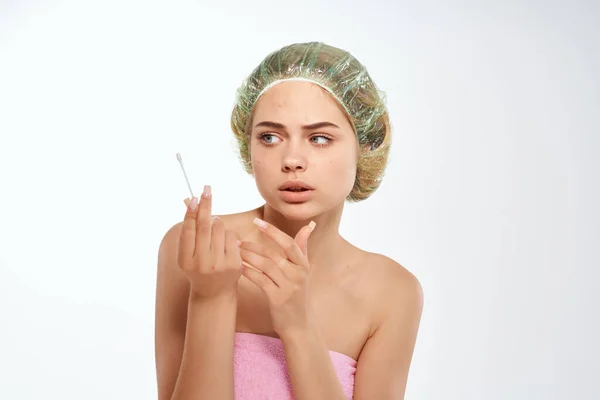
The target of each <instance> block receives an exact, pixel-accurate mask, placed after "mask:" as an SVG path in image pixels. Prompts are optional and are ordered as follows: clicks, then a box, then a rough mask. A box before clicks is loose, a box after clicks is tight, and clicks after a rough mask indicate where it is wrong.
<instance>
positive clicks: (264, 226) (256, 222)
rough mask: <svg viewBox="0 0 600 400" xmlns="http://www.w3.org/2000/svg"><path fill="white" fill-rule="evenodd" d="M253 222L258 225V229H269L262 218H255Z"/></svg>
mask: <svg viewBox="0 0 600 400" xmlns="http://www.w3.org/2000/svg"><path fill="white" fill-rule="evenodd" d="M252 222H254V223H255V224H256V225H258V227H259V228H261V229H265V228H266V227H267V223H266V222H265V221H263V220H262V219H260V218H254V220H253V221H252Z"/></svg>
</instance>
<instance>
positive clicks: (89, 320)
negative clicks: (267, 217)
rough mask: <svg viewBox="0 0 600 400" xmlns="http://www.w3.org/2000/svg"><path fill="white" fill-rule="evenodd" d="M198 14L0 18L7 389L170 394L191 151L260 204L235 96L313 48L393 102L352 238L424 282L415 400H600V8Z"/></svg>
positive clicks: (1, 343) (65, 8)
mask: <svg viewBox="0 0 600 400" xmlns="http://www.w3.org/2000/svg"><path fill="white" fill-rule="evenodd" d="M202 3H203V2H200V1H192V0H187V1H184V0H178V1H141V0H138V1H135V0H118V1H117V0H108V1H106V0H105V1H75V0H64V1H53V0H48V1H35V0H33V1H22V0H21V1H16V0H14V1H6V0H4V1H2V3H0V4H1V5H0V185H1V186H0V191H1V192H2V195H1V196H0V324H1V328H0V398H2V399H11V400H17V399H42V398H43V399H61V400H67V399H78V400H79V399H86V400H91V399H102V400H105V399H151V398H155V397H156V388H155V387H156V383H155V375H154V337H153V335H154V290H155V279H156V278H155V277H156V261H157V259H156V257H157V251H158V245H159V242H160V240H161V238H162V237H163V235H164V233H165V232H166V231H167V229H168V228H169V227H170V226H172V225H173V224H174V223H176V222H178V221H179V220H181V219H182V217H183V213H184V211H185V210H184V205H183V202H182V200H183V199H184V198H185V197H187V196H189V193H188V191H187V185H186V184H185V181H184V178H183V175H182V173H181V170H180V167H179V164H178V163H177V161H176V158H175V153H176V152H181V154H182V156H183V158H184V163H185V165H186V168H187V171H188V175H189V177H190V180H191V182H192V186H193V188H194V189H195V191H196V192H199V191H200V190H201V187H202V185H204V184H211V185H212V186H213V193H214V195H215V213H227V212H236V211H242V210H246V209H249V208H252V207H256V206H258V205H260V204H261V198H260V197H259V195H258V193H257V191H256V188H255V186H254V184H253V181H252V179H251V177H249V176H247V175H245V174H244V172H243V171H242V168H241V165H240V164H239V163H238V161H237V158H236V157H237V155H236V153H235V152H234V147H233V140H232V135H231V132H230V129H229V115H230V114H229V113H230V111H231V107H232V105H233V101H234V95H235V90H236V88H237V87H238V86H239V84H240V83H241V82H242V80H243V78H244V77H245V76H246V75H247V74H249V73H250V71H251V70H252V68H254V66H256V65H257V64H258V63H259V62H260V60H261V59H262V58H263V57H264V56H265V55H266V54H267V53H268V52H271V51H273V50H275V49H277V48H279V47H281V46H283V45H286V44H289V43H292V42H298V41H309V40H321V41H325V42H327V43H329V44H332V45H335V46H338V47H342V48H345V49H347V50H350V51H351V52H352V53H354V55H355V56H356V57H357V58H358V59H359V60H361V61H362V62H363V63H364V64H366V65H367V67H368V69H369V71H370V73H371V74H372V76H373V77H374V79H375V80H376V82H377V83H378V85H379V86H380V87H381V88H382V89H383V90H385V91H386V92H387V96H388V105H389V109H390V113H391V117H392V122H393V124H394V147H393V151H392V155H391V156H392V157H391V162H390V165H389V169H388V172H387V176H386V178H385V181H384V183H383V185H382V187H381V189H380V190H379V191H378V192H377V193H376V194H375V195H374V196H373V197H372V198H371V199H369V200H367V201H366V202H364V203H360V204H355V205H348V206H347V208H346V211H345V219H344V220H343V223H342V227H341V229H342V233H343V234H344V235H345V236H346V237H347V238H348V239H349V240H350V241H352V242H354V243H356V244H357V245H359V246H361V247H364V248H366V249H368V250H370V251H375V252H380V253H383V254H386V255H388V256H390V257H392V258H394V259H396V260H397V261H398V262H400V263H401V264H403V265H404V266H405V267H406V268H407V269H409V270H410V271H412V272H413V273H414V274H415V275H416V276H417V277H418V278H419V280H420V281H421V283H422V285H423V288H424V291H425V300H426V301H425V309H424V314H423V320H422V324H421V329H420V334H419V338H418V342H417V346H416V349H415V354H414V361H413V364H412V368H411V373H410V377H409V383H408V389H407V395H406V398H407V399H410V400H421V399H423V400H430V399H431V400H433V399H444V400H453V399H456V400H471V399H472V400H482V399H485V400H496V399H498V400H500V399H502V400H505V399H519V400H520V399H523V400H526V399H527V400H532V399H544V400H546V399H577V400H588V399H589V400H591V399H599V398H600V387H599V386H598V378H599V374H600V365H599V363H600V362H599V360H600V352H599V345H598V340H599V339H598V338H600V328H599V324H598V319H599V315H600V310H599V308H600V307H599V304H600V295H598V293H597V292H596V289H597V288H598V279H599V278H600V276H599V274H598V272H597V268H598V267H599V266H600V257H599V255H598V247H599V246H598V245H599V244H600V243H599V242H600V240H599V237H600V234H599V233H600V232H599V228H598V224H599V223H600V220H599V212H598V205H599V204H600V194H599V189H598V182H599V179H598V172H599V171H600V162H599V161H598V156H597V154H598V151H599V150H600V146H599V145H600V121H599V119H600V118H599V111H600V94H599V93H600V78H599V72H598V71H600V6H598V3H595V5H594V2H592V1H591V0H589V1H587V2H585V1H579V2H568V1H566V0H565V1H563V2H556V1H554V2H544V5H543V6H542V5H533V2H530V3H532V5H524V4H523V3H524V2H517V1H512V2H499V1H496V2H454V3H448V2H445V3H442V2H438V3H434V2H431V1H426V2H393V1H390V0H371V1H368V2H365V1H341V0H335V1H331V0H329V1H327V2H321V1H319V2H317V1H313V0H310V1H308V0H302V1H300V2H286V1H271V2H267V1H256V0H254V1H247V2H242V1H238V2H231V1H220V2H213V3H212V4H211V5H204V4H202ZM537 3H538V2H536V4H537ZM539 3H540V4H541V3H542V2H539Z"/></svg>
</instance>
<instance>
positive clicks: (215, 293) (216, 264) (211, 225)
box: [177, 186, 242, 299]
mask: <svg viewBox="0 0 600 400" xmlns="http://www.w3.org/2000/svg"><path fill="white" fill-rule="evenodd" d="M184 202H185V204H186V206H187V211H186V213H185V217H184V220H183V227H182V229H181V235H180V237H179V251H178V254H177V263H178V265H179V268H180V269H181V271H182V272H183V273H184V274H185V276H187V277H188V279H189V280H190V289H191V291H192V294H193V295H195V296H197V297H198V298H202V299H214V298H217V297H220V296H221V295H235V294H236V293H237V281H238V279H239V277H240V275H241V273H242V259H241V257H240V248H239V243H240V242H239V240H238V237H237V235H236V233H235V232H231V231H227V230H225V226H224V224H223V221H221V220H220V219H219V218H218V217H215V218H212V216H211V212H212V211H211V209H212V204H211V203H212V194H211V190H210V186H205V187H204V192H203V193H202V196H201V199H200V204H198V200H197V199H196V198H195V197H193V198H192V200H189V199H186V200H184Z"/></svg>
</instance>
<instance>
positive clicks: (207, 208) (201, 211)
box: [194, 186, 212, 257]
mask: <svg viewBox="0 0 600 400" xmlns="http://www.w3.org/2000/svg"><path fill="white" fill-rule="evenodd" d="M211 213H212V194H211V191H210V186H204V192H203V193H202V196H201V198H200V204H199V205H198V214H197V218H196V250H195V252H194V254H201V255H202V256H203V257H209V256H210V236H211Z"/></svg>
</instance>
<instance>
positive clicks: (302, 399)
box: [281, 328, 347, 400]
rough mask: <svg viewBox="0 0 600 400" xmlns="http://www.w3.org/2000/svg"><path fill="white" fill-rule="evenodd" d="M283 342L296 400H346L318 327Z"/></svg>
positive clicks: (284, 337) (285, 338)
mask: <svg viewBox="0 0 600 400" xmlns="http://www.w3.org/2000/svg"><path fill="white" fill-rule="evenodd" d="M281 339H282V341H283V347H284V351H285V357H286V362H287V366H288V370H289V375H290V381H291V383H292V390H293V392H294V398H295V399H296V400H314V399H328V400H338V399H339V400H347V397H346V395H345V394H344V391H343V389H342V386H341V384H340V382H339V380H338V377H337V374H336V372H335V368H334V367H333V363H332V361H331V357H330V355H329V350H328V348H327V345H326V343H325V341H324V340H323V338H322V337H321V334H320V333H319V331H318V329H317V328H310V329H309V330H308V331H306V332H302V333H301V332H298V333H296V334H293V335H288V336H283V337H282V338H281Z"/></svg>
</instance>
